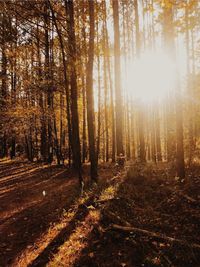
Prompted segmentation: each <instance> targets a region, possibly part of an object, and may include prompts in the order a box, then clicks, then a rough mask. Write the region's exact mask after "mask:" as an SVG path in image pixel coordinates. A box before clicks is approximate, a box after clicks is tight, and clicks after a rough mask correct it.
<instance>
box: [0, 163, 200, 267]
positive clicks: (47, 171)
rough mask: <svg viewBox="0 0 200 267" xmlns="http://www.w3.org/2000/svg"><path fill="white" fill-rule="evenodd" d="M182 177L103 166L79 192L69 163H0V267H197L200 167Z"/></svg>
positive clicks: (163, 170) (161, 168)
mask: <svg viewBox="0 0 200 267" xmlns="http://www.w3.org/2000/svg"><path fill="white" fill-rule="evenodd" d="M88 173H89V169H88V166H86V167H85V168H84V177H85V180H87V179H88ZM187 178H188V181H189V182H188V183H186V181H181V180H180V179H179V178H178V177H176V176H175V173H174V172H173V170H171V168H169V166H167V165H166V164H160V165H156V166H155V165H150V164H148V165H147V166H139V165H130V166H129V167H128V168H127V167H126V168H125V169H124V170H118V169H117V168H116V167H115V166H113V165H112V164H107V165H102V166H101V167H100V170H99V184H98V186H95V185H94V186H93V187H91V186H89V185H88V186H86V188H85V193H84V194H83V196H81V197H80V190H79V188H78V181H77V178H76V177H75V174H74V173H72V172H71V171H70V170H69V169H67V168H66V167H58V166H48V165H41V164H30V163H28V162H22V161H15V162H11V161H1V162H0V184H1V186H0V266H3V267H4V266H19V267H24V266H29V267H35V266H38V267H41V266H52V267H59V266H63V267H66V266H76V267H84V266H85V267H90V266H91V267H97V266H100V267H105V266H111V267H112V266H113V267H115V266H116V267H117V266H122V267H126V266H129V267H139V266H143V267H149V266H181V267H182V266H183V267H186V266H194V267H197V266H198V267H199V266H200V167H199V166H195V167H193V168H191V169H190V170H187Z"/></svg>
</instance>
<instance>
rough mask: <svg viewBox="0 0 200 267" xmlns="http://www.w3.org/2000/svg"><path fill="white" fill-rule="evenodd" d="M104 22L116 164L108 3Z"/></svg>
mask: <svg viewBox="0 0 200 267" xmlns="http://www.w3.org/2000/svg"><path fill="white" fill-rule="evenodd" d="M104 13H105V14H104V15H105V17H104V21H105V39H106V51H107V57H106V59H107V67H108V79H109V89H110V109H111V111H110V112H111V121H112V162H115V153H116V149H115V147H116V135H115V109H114V96H113V81H112V76H111V62H110V47H109V40H108V27H107V11H106V1H104Z"/></svg>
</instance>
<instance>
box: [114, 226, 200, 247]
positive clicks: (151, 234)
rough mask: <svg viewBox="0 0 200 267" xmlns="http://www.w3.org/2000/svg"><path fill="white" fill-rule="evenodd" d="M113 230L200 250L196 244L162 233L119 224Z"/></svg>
mask: <svg viewBox="0 0 200 267" xmlns="http://www.w3.org/2000/svg"><path fill="white" fill-rule="evenodd" d="M111 228H112V229H114V230H120V231H123V232H134V233H136V234H142V235H146V236H149V237H154V238H158V239H162V240H164V241H167V242H170V243H177V244H180V245H182V246H188V247H191V248H195V249H200V244H196V243H191V244H189V243H188V242H187V241H185V240H182V239H177V238H173V237H169V236H166V235H164V234H162V233H158V232H151V231H147V230H144V229H140V228H137V227H129V226H122V225H118V224H112V225H111Z"/></svg>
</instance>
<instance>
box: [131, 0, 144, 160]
mask: <svg viewBox="0 0 200 267" xmlns="http://www.w3.org/2000/svg"><path fill="white" fill-rule="evenodd" d="M134 7H135V30H136V53H137V57H140V48H141V42H140V31H139V14H138V1H137V0H134ZM143 108H144V107H143V104H142V102H140V103H139V106H138V132H139V153H138V154H139V159H140V161H141V162H145V161H146V152H145V138H144V119H145V118H144V111H143Z"/></svg>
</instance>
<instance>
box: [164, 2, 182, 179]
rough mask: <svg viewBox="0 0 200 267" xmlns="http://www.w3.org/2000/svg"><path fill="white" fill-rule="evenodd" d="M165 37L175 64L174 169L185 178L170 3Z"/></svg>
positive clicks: (177, 75)
mask: <svg viewBox="0 0 200 267" xmlns="http://www.w3.org/2000/svg"><path fill="white" fill-rule="evenodd" d="M164 23H165V38H166V41H167V45H168V53H169V56H171V59H172V60H173V61H174V64H175V66H176V70H175V71H176V77H175V85H174V86H175V110H176V170H177V175H178V176H179V177H180V178H185V162H184V148H183V114H182V96H181V91H180V82H179V73H178V70H177V63H176V51H175V36H174V27H173V10H172V3H169V4H168V5H165V6H164Z"/></svg>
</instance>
